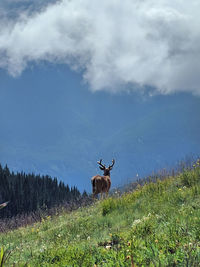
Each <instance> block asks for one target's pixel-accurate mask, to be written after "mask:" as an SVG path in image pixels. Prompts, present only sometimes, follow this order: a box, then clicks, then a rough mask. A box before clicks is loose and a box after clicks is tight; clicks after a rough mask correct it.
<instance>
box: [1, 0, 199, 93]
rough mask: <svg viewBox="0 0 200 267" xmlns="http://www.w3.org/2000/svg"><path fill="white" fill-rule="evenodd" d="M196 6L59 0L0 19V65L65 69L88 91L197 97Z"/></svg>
mask: <svg viewBox="0 0 200 267" xmlns="http://www.w3.org/2000/svg"><path fill="white" fill-rule="evenodd" d="M199 10H200V1H199V0H193V1H187V0H183V1H180V0H159V1H157V0H142V1H141V0H125V1H121V0H109V1H108V0H102V1H98V0H93V1H89V0H73V1H70V0H63V1H60V2H56V3H54V4H51V5H49V6H47V7H46V8H42V9H41V10H40V11H36V12H32V13H31V12H22V13H21V15H20V16H18V17H17V18H15V19H11V18H4V19H3V20H0V58H1V60H0V67H1V68H4V69H7V70H8V72H9V73H10V74H11V75H13V76H17V75H20V74H21V73H22V72H23V70H24V69H25V68H26V67H27V66H28V64H30V63H31V62H37V63H39V62H40V61H48V62H52V63H64V64H68V65H69V66H70V68H71V69H73V70H76V71H80V72H81V73H82V75H83V79H84V80H85V81H86V82H87V83H88V84H89V86H90V88H91V90H93V91H97V90H102V89H104V90H111V91H117V90H121V89H122V88H126V87H127V85H128V87H129V88H130V87H133V88H138V90H144V88H145V87H147V86H149V87H153V88H155V91H156V92H157V93H161V94H168V93H173V92H179V91H186V92H188V91H189V92H192V93H194V94H198V95H200V27H199V25H200V17H199Z"/></svg>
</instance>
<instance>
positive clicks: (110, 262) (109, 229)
mask: <svg viewBox="0 0 200 267" xmlns="http://www.w3.org/2000/svg"><path fill="white" fill-rule="evenodd" d="M199 164H200V162H199V161H198V162H197V163H196V165H195V166H194V168H193V169H192V170H185V171H184V172H183V173H182V174H179V175H177V176H176V177H169V178H166V179H164V180H163V181H160V180H158V181H157V182H156V183H149V184H145V185H144V186H142V187H141V186H138V188H137V189H136V190H135V191H134V192H132V193H126V194H124V195H123V196H121V197H112V198H108V199H105V200H103V201H97V202H96V203H94V204H93V205H91V206H89V207H85V208H84V207H82V208H80V209H79V210H76V211H73V212H71V213H65V212H63V213H62V214H61V215H59V216H56V215H55V216H53V217H50V216H48V217H46V218H45V219H43V221H42V222H40V223H35V224H34V225H31V226H28V227H26V228H20V229H17V230H14V231H10V232H8V233H6V234H5V233H2V234H0V244H1V246H3V247H4V250H5V251H8V252H7V253H9V251H10V252H11V253H10V255H9V258H8V259H7V261H6V263H5V264H4V265H5V266H6V265H7V266H43V267H44V266H67V267H70V266H83V267H84V266H199V262H200V167H199Z"/></svg>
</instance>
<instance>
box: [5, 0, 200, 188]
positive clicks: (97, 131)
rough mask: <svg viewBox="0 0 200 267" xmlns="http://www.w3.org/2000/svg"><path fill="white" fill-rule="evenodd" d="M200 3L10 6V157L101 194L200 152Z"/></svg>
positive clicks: (19, 165)
mask: <svg viewBox="0 0 200 267" xmlns="http://www.w3.org/2000/svg"><path fill="white" fill-rule="evenodd" d="M94 2H95V1H94ZM150 2H151V5H150ZM199 5H200V4H199V3H198V2H196V1H194V2H193V3H189V4H188V2H187V1H183V3H182V4H181V5H180V3H179V1H164V0H162V1H160V2H159V4H158V3H157V1H153V0H152V1H143V2H138V1H136V0H135V1H127V2H126V3H124V4H123V5H122V4H121V1H115V3H114V1H109V2H108V1H102V2H101V5H100V4H99V2H97V3H93V4H91V2H89V1H86V0H85V1H81V0H75V1H67V0H64V1H51V2H47V3H45V6H44V4H43V2H41V1H36V2H31V1H30V2H27V1H15V2H13V1H2V2H1V6H0V13H1V19H0V25H1V30H0V56H1V62H0V121H1V131H0V162H1V163H3V164H5V163H7V164H8V165H9V166H10V168H11V169H13V170H14V171H21V170H24V171H26V172H35V173H42V174H50V175H52V176H57V177H58V178H59V179H61V180H64V181H65V182H66V183H69V184H70V185H77V186H78V188H80V189H81V190H83V189H84V188H85V189H87V190H88V191H90V190H91V189H90V178H91V176H92V175H95V174H96V173H97V172H98V173H100V170H98V167H97V164H96V161H97V160H99V159H100V158H103V160H104V161H105V163H106V164H110V163H111V160H112V158H115V159H116V165H115V167H114V168H113V171H112V174H111V175H112V176H111V178H112V181H113V186H117V185H120V184H123V183H126V182H127V181H128V180H130V179H134V177H135V176H136V174H139V176H140V177H141V176H143V175H147V174H150V173H151V172H152V171H154V170H158V169H160V168H164V167H169V168H170V166H173V165H175V164H176V162H177V161H178V160H179V159H183V158H184V157H185V156H191V155H199V152H200V146H199V145H200V141H199V134H200V116H199V114H200V97H199V95H200V89H199V88H200V87H199V82H200V81H199V79H200V78H199V77H200V75H199V70H200V63H199V62H200V61H199V47H200V46H199V41H200V39H199V36H200V35H199V31H200V30H199V27H197V26H198V25H199V24H198V23H199V17H198V15H197V13H196V12H197V8H198V7H200V6H199ZM119 14H120V16H119Z"/></svg>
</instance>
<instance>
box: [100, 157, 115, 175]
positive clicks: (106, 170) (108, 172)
mask: <svg viewBox="0 0 200 267" xmlns="http://www.w3.org/2000/svg"><path fill="white" fill-rule="evenodd" d="M97 163H98V164H99V169H100V170H102V171H103V172H104V176H109V177H110V171H111V170H112V168H113V166H114V164H115V160H114V159H113V160H112V164H111V165H109V166H108V168H106V166H105V165H103V164H102V159H100V161H97Z"/></svg>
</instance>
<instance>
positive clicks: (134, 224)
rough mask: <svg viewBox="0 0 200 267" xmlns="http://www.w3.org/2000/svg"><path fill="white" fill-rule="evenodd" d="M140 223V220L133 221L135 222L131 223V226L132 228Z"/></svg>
mask: <svg viewBox="0 0 200 267" xmlns="http://www.w3.org/2000/svg"><path fill="white" fill-rule="evenodd" d="M141 222H142V220H140V219H138V220H135V221H134V222H133V224H132V227H134V226H136V225H138V224H139V223H141Z"/></svg>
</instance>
